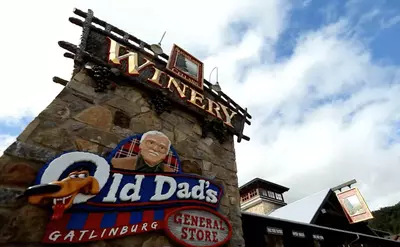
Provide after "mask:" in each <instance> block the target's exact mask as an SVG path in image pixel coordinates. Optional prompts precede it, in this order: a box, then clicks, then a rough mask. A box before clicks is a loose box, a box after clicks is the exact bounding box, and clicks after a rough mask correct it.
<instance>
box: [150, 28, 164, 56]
mask: <svg viewBox="0 0 400 247" xmlns="http://www.w3.org/2000/svg"><path fill="white" fill-rule="evenodd" d="M165 33H166V31H165V32H164V34H163V36H162V37H161V40H160V42H158V44H152V45H150V49H151V50H152V51H153V52H154V53H155V54H156V55H161V54H163V53H164V52H163V49H162V48H161V41H162V40H163V39H164V36H165Z"/></svg>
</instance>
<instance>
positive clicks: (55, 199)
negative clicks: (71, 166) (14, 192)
mask: <svg viewBox="0 0 400 247" xmlns="http://www.w3.org/2000/svg"><path fill="white" fill-rule="evenodd" d="M79 193H82V194H87V195H96V194H97V193H99V182H98V181H97V179H96V178H94V177H93V176H90V175H89V172H88V171H86V170H80V171H74V172H71V173H70V174H69V175H68V176H67V177H66V178H64V179H62V180H61V181H55V182H51V183H49V184H39V185H34V186H31V187H29V188H28V189H27V190H26V191H25V193H24V195H25V196H27V197H28V201H29V203H31V204H35V205H46V204H49V203H53V206H52V208H53V216H52V220H58V219H60V218H61V217H62V216H63V214H64V211H65V210H67V209H69V208H70V207H71V206H72V204H73V201H74V198H75V197H76V195H78V194H79Z"/></svg>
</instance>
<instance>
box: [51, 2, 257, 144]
mask: <svg viewBox="0 0 400 247" xmlns="http://www.w3.org/2000/svg"><path fill="white" fill-rule="evenodd" d="M74 13H75V14H77V15H78V16H80V17H84V18H85V20H84V21H82V20H81V19H78V18H74V17H71V18H69V20H70V21H71V22H72V23H74V24H76V25H78V26H81V27H82V28H83V31H82V36H81V43H80V45H79V46H76V45H73V44H71V43H68V42H65V41H60V42H59V45H60V46H61V47H62V48H64V49H66V50H68V53H66V54H65V56H66V57H69V58H73V59H74V62H75V73H76V72H78V71H79V70H81V69H83V68H85V69H86V72H87V74H89V75H90V76H91V77H92V78H93V81H94V83H93V86H94V87H95V91H96V92H97V93H105V92H106V91H107V90H113V89H115V88H116V87H118V86H132V87H135V88H138V89H141V91H143V92H145V94H146V95H147V96H148V98H149V101H150V103H151V106H152V108H153V109H154V110H155V111H156V112H157V113H158V114H162V113H163V112H164V111H169V110H170V106H172V105H173V106H174V107H181V108H182V109H184V110H185V111H189V112H191V113H192V114H193V115H194V116H196V117H197V118H198V120H199V121H201V122H202V125H203V126H208V127H209V128H205V129H209V130H211V131H212V130H216V129H217V130H220V129H223V131H219V132H224V133H229V134H233V135H236V136H237V141H238V142H240V141H241V140H242V139H244V140H250V138H249V137H248V136H245V135H244V134H243V130H244V126H245V125H246V124H248V125H250V124H251V122H250V119H251V116H250V115H249V113H248V112H247V109H243V108H242V107H241V106H239V105H238V104H237V103H236V102H235V101H233V100H232V99H231V98H230V97H228V96H227V95H226V94H225V93H223V92H222V91H221V90H220V89H218V88H216V87H213V85H212V84H211V83H210V82H208V81H207V80H205V79H204V66H203V63H202V62H201V61H200V60H199V59H197V58H195V57H194V56H192V55H191V54H190V53H188V52H187V51H185V50H184V49H183V48H181V47H179V46H177V45H176V44H174V45H173V47H172V50H171V52H170V56H167V55H166V54H164V53H162V52H161V54H160V51H158V53H156V52H155V51H154V50H152V46H150V45H149V44H147V43H146V42H144V41H142V40H140V39H138V38H137V37H135V36H133V35H131V34H128V33H126V32H124V31H122V30H121V29H119V28H117V27H114V26H112V25H111V24H109V23H106V22H105V21H102V20H100V19H98V18H96V17H94V16H93V12H92V11H88V13H85V12H83V11H81V10H77V9H75V10H74ZM210 123H211V124H210ZM207 124H208V125H207ZM217 132H218V131H217ZM214 134H215V133H214ZM203 136H204V135H203ZM218 136H219V133H217V134H215V137H217V138H218V139H220V138H219V137H218ZM221 140H222V139H220V141H221Z"/></svg>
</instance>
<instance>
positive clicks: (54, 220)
mask: <svg viewBox="0 0 400 247" xmlns="http://www.w3.org/2000/svg"><path fill="white" fill-rule="evenodd" d="M25 196H27V197H28V201H29V202H30V203H31V204H35V205H42V206H50V207H51V208H52V211H53V215H52V217H51V220H50V222H49V224H48V226H47V229H46V232H45V235H44V238H43V242H45V243H54V244H58V243H79V242H89V241H97V240H103V239H111V238H116V237H122V236H128V235H133V234H138V233H143V232H149V231H155V230H160V229H162V228H163V226H164V225H163V221H164V218H165V217H166V216H167V214H168V213H169V212H170V211H171V210H175V209H176V208H177V207H182V206H196V207H198V210H200V211H201V210H203V211H204V212H207V213H208V214H210V213H209V212H214V211H216V210H217V208H218V205H219V202H220V199H221V196H222V188H221V187H219V185H217V184H216V183H214V182H213V181H210V180H208V179H205V178H203V177H200V176H198V175H194V174H184V173H182V172H181V165H180V161H179V157H178V155H177V153H176V152H175V150H174V149H173V147H172V146H171V142H170V140H169V139H168V137H167V136H166V135H164V134H163V133H162V132H158V131H149V132H146V133H144V134H143V135H136V136H132V137H129V138H127V139H125V140H123V141H121V143H120V144H119V145H118V146H117V147H116V148H115V149H114V150H113V151H112V152H111V153H110V155H109V156H108V157H106V158H103V157H100V156H98V155H97V154H92V153H87V152H68V153H65V154H62V155H61V156H59V157H57V158H55V159H54V160H52V161H51V162H49V163H48V164H47V165H46V166H44V167H43V169H42V170H41V171H40V172H39V174H38V176H37V179H36V185H34V186H32V187H29V188H28V189H27V190H26V191H25ZM215 215H217V216H218V214H217V213H216V212H215ZM214 218H215V216H214ZM219 223H220V224H221V227H222V228H223V229H229V227H230V226H229V222H227V221H226V220H225V221H224V220H222V221H221V222H219ZM219 230H221V229H219ZM210 236H211V235H210ZM218 236H219V235H218ZM206 240H207V239H205V241H206ZM218 240H219V238H218Z"/></svg>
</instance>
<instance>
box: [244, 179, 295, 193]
mask: <svg viewBox="0 0 400 247" xmlns="http://www.w3.org/2000/svg"><path fill="white" fill-rule="evenodd" d="M257 185H258V186H260V187H268V188H271V189H275V190H276V192H279V193H284V192H286V191H288V190H289V188H287V187H285V186H282V185H279V184H275V183H272V182H269V181H267V180H264V179H261V178H255V179H253V180H251V181H249V182H247V183H245V184H244V185H242V186H240V188H239V191H242V190H244V189H247V188H251V187H256V186H257Z"/></svg>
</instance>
